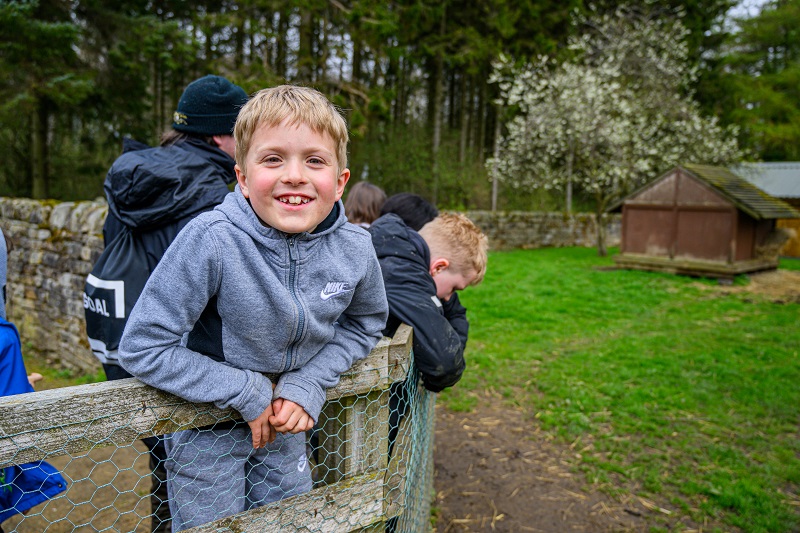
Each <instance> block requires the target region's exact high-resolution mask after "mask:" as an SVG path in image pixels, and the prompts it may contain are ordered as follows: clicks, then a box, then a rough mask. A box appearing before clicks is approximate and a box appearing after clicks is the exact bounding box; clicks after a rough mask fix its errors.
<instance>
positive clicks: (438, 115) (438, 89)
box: [431, 4, 447, 205]
mask: <svg viewBox="0 0 800 533" xmlns="http://www.w3.org/2000/svg"><path fill="white" fill-rule="evenodd" d="M446 15H447V4H444V5H443V6H442V18H441V20H440V23H439V35H440V36H441V37H444V33H445V28H446V27H447V17H446ZM433 75H434V80H433V110H432V114H433V117H432V119H433V142H432V143H431V155H432V164H433V168H432V169H431V170H432V175H433V204H434V205H436V204H437V202H438V201H439V147H440V145H441V142H442V96H443V93H444V51H443V50H442V48H441V46H440V47H439V49H438V50H437V51H436V63H435V68H434V73H433Z"/></svg>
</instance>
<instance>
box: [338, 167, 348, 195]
mask: <svg viewBox="0 0 800 533" xmlns="http://www.w3.org/2000/svg"><path fill="white" fill-rule="evenodd" d="M349 180H350V169H349V168H345V169H343V170H342V173H341V174H339V177H338V178H336V200H337V201H339V200H340V199H341V198H342V194H344V186H345V185H347V182H348V181H349Z"/></svg>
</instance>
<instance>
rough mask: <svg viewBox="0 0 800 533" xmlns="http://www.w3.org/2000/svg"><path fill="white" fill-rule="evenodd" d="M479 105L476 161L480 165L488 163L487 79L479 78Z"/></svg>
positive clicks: (477, 110)
mask: <svg viewBox="0 0 800 533" xmlns="http://www.w3.org/2000/svg"><path fill="white" fill-rule="evenodd" d="M478 80H479V81H478V83H480V88H479V90H478V103H477V105H476V106H475V121H474V122H475V143H474V146H475V159H476V160H477V161H478V162H479V163H483V162H484V161H486V149H485V147H486V111H488V108H487V106H486V99H487V88H488V84H487V83H486V81H485V78H482V77H479V78H478Z"/></svg>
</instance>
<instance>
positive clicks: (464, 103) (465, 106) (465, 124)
mask: <svg viewBox="0 0 800 533" xmlns="http://www.w3.org/2000/svg"><path fill="white" fill-rule="evenodd" d="M460 90H461V103H460V107H461V124H460V127H459V130H460V133H459V139H458V164H459V165H460V166H461V167H462V168H463V167H464V163H465V162H466V160H467V140H468V138H469V105H470V101H469V97H468V95H467V75H466V73H462V74H461V89H460Z"/></svg>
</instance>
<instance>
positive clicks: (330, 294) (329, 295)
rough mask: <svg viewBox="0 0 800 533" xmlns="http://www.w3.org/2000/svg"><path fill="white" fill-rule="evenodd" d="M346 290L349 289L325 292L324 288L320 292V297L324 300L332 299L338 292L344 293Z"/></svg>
mask: <svg viewBox="0 0 800 533" xmlns="http://www.w3.org/2000/svg"><path fill="white" fill-rule="evenodd" d="M345 292H347V290H342V291H336V292H325V291H324V290H323V291H322V292H321V293H319V297H320V298H322V299H323V300H330V299H331V298H333V297H334V296H336V295H337V294H342V293H345Z"/></svg>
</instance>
